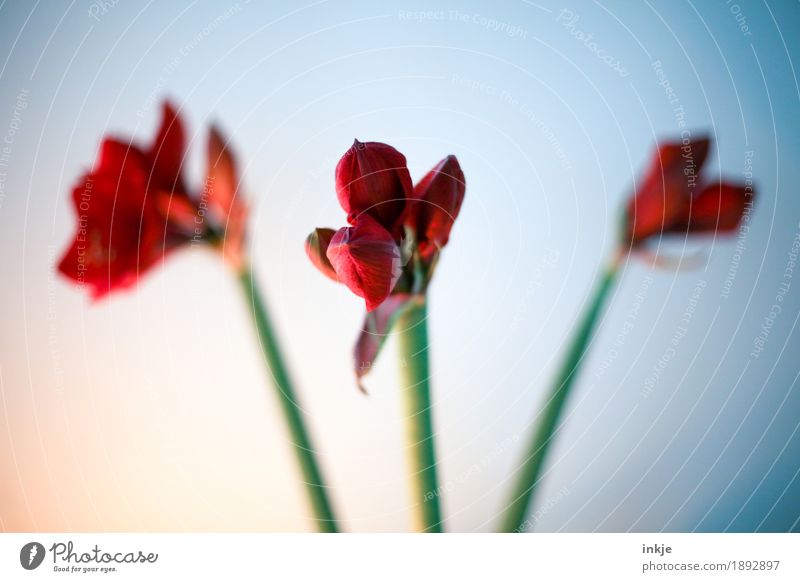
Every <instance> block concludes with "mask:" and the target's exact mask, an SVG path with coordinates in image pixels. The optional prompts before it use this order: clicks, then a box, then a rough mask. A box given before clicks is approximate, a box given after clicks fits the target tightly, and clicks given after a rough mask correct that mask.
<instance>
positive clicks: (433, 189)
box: [407, 156, 466, 259]
mask: <svg viewBox="0 0 800 582" xmlns="http://www.w3.org/2000/svg"><path fill="white" fill-rule="evenodd" d="M465 189H466V183H465V182H464V173H463V172H462V171H461V166H460V165H459V163H458V160H457V159H456V157H455V156H447V157H446V158H445V159H443V160H442V161H441V162H439V163H438V164H437V165H436V167H434V168H433V169H432V170H431V171H430V172H428V173H427V174H426V175H425V177H424V178H422V180H420V182H419V183H418V184H417V185H416V186H415V187H414V198H415V200H414V201H413V202H412V203H411V204H412V206H411V210H410V212H409V215H410V217H409V220H408V221H407V222H408V224H409V226H411V228H413V229H414V231H415V232H416V236H417V244H418V245H419V250H420V253H421V255H422V257H423V258H425V259H428V258H430V257H431V256H432V255H433V253H435V252H436V251H437V250H438V249H441V248H442V247H444V245H446V244H447V241H448V239H449V238H450V229H452V228H453V222H455V219H456V217H458V213H459V210H461V203H462V202H463V201H464V191H465Z"/></svg>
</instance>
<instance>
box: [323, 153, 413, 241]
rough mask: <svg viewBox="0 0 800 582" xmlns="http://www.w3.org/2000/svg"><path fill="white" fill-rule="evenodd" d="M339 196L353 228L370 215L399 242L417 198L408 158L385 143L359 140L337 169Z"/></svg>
mask: <svg viewBox="0 0 800 582" xmlns="http://www.w3.org/2000/svg"><path fill="white" fill-rule="evenodd" d="M336 195H337V196H338V198H339V203H340V204H341V205H342V208H343V209H344V211H345V212H347V220H348V222H350V224H355V221H356V220H357V218H358V217H359V216H360V215H361V214H368V215H369V216H371V217H372V218H374V219H375V220H377V221H378V223H379V224H381V226H383V227H384V228H385V229H386V230H388V231H389V232H391V233H392V235H394V236H395V238H399V237H400V235H401V234H402V227H403V225H402V221H403V216H404V213H405V208H406V199H408V198H410V197H411V196H413V188H412V185H411V175H410V174H409V173H408V168H407V167H406V158H405V156H404V155H403V154H401V153H400V152H398V151H397V150H396V149H394V148H393V147H391V146H389V145H386V144H384V143H378V142H367V143H361V142H359V141H358V140H356V141H355V142H354V143H353V147H351V148H350V149H349V150H347V152H346V153H345V154H344V156H342V159H341V160H339V163H338V164H337V166H336Z"/></svg>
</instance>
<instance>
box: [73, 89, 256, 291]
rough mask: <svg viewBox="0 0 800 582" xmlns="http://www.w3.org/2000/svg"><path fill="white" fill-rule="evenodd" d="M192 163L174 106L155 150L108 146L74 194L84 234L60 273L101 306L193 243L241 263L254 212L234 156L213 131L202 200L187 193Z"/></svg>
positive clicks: (167, 108)
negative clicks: (242, 193) (248, 218)
mask: <svg viewBox="0 0 800 582" xmlns="http://www.w3.org/2000/svg"><path fill="white" fill-rule="evenodd" d="M185 158H186V132H185V129H184V126H183V122H182V121H181V119H180V117H179V116H178V113H177V111H176V109H175V108H174V107H173V106H172V105H171V104H169V103H165V104H164V105H163V110H162V119H161V125H160V128H159V129H158V131H157V133H156V136H155V137H154V139H153V141H152V143H150V144H149V145H146V146H139V145H135V144H132V143H130V142H128V141H122V140H118V139H114V138H106V139H104V140H103V142H102V144H101V146H100V155H99V158H98V160H97V162H96V163H95V166H94V168H93V169H92V170H91V171H90V172H88V173H87V174H85V175H84V176H82V177H81V179H80V180H79V181H78V184H77V185H76V186H75V188H74V189H73V191H72V202H73V206H74V208H75V212H76V215H77V219H78V227H77V231H76V233H75V236H74V238H73V240H72V242H71V244H70V246H69V247H68V249H67V251H66V253H65V254H64V256H63V258H62V259H61V261H60V262H59V265H58V269H59V271H60V272H61V273H62V274H64V275H65V276H67V277H69V278H70V279H72V280H73V281H76V282H78V283H80V284H85V285H87V286H88V288H89V291H90V293H91V295H92V297H93V298H95V299H97V298H100V297H103V296H105V295H107V294H108V293H110V292H112V291H115V290H118V289H124V288H126V287H129V286H131V285H134V284H135V283H136V282H137V280H138V278H139V276H140V275H141V274H142V273H144V272H145V271H147V270H148V269H150V268H151V267H152V266H153V265H155V264H156V263H157V262H158V261H159V260H161V259H162V258H163V257H164V256H165V255H166V254H168V253H170V252H171V251H173V250H175V249H177V248H180V247H182V246H184V245H186V244H188V243H189V242H191V241H196V242H204V243H210V244H212V245H215V246H218V247H220V248H222V249H223V250H224V251H225V255H226V258H228V260H229V261H231V262H233V263H234V264H236V263H237V262H238V261H239V257H240V256H241V252H242V248H243V237H244V232H243V231H244V220H245V214H246V211H245V207H244V205H243V204H242V202H241V201H240V200H238V199H237V198H236V190H237V186H238V181H237V175H236V169H235V164H234V161H233V157H232V155H231V153H230V151H229V149H228V148H227V147H226V146H225V141H224V140H223V139H222V137H221V136H220V134H219V132H217V131H216V129H212V131H211V137H210V140H209V150H208V176H207V179H206V181H205V187H204V190H203V192H202V193H200V194H192V193H190V191H189V189H188V188H187V186H186V182H185V180H184V176H183V164H184V160H185Z"/></svg>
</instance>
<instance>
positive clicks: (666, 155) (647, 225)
mask: <svg viewBox="0 0 800 582" xmlns="http://www.w3.org/2000/svg"><path fill="white" fill-rule="evenodd" d="M710 144H711V142H710V140H709V139H708V138H700V139H697V140H693V141H687V142H686V143H683V142H672V143H664V144H661V145H660V146H659V147H658V149H657V150H656V153H655V155H654V157H653V160H652V162H651V164H650V167H649V168H648V170H647V171H646V172H645V175H644V178H643V180H642V181H641V182H640V183H639V184H637V190H636V192H635V193H634V196H633V197H632V199H631V201H630V202H629V204H628V211H627V231H628V238H629V240H630V242H631V243H632V244H639V243H641V242H643V241H644V240H645V239H647V238H649V237H651V236H657V235H658V234H659V233H661V232H664V231H669V230H671V229H672V228H673V225H674V224H675V223H676V221H677V222H679V221H680V220H681V217H682V216H684V215H685V214H686V212H687V209H688V207H689V201H690V199H691V197H692V194H693V193H694V191H695V189H696V188H697V187H699V184H700V177H699V173H700V170H701V169H702V167H703V165H704V164H705V162H706V159H707V158H708V153H709V149H710Z"/></svg>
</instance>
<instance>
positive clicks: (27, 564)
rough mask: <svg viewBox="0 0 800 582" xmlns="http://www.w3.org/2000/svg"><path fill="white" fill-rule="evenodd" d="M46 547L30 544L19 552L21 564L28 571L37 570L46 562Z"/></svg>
mask: <svg viewBox="0 0 800 582" xmlns="http://www.w3.org/2000/svg"><path fill="white" fill-rule="evenodd" d="M44 554H45V551H44V546H43V545H42V544H40V543H39V542H28V543H27V544H25V545H24V546H22V549H21V550H20V551H19V563H20V564H22V567H23V568H25V569H26V570H35V569H36V568H38V567H39V566H41V565H42V562H43V561H44Z"/></svg>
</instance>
